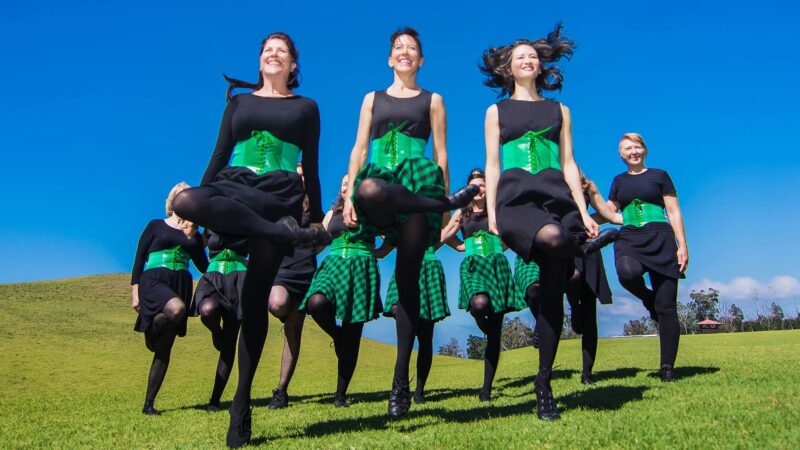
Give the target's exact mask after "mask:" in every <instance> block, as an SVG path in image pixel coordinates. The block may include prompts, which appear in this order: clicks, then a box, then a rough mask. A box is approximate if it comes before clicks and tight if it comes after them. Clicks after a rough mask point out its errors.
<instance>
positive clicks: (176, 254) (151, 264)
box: [144, 245, 189, 270]
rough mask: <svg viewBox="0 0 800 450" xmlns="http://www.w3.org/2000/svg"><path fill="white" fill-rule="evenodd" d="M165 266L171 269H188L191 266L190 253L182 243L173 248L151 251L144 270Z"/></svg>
mask: <svg viewBox="0 0 800 450" xmlns="http://www.w3.org/2000/svg"><path fill="white" fill-rule="evenodd" d="M160 267H163V268H165V269H170V270H186V269H188V268H189V254H188V253H186V250H184V249H183V247H181V246H180V245H176V246H175V247H173V248H167V249H164V250H159V251H157V252H150V254H149V255H147V262H146V263H144V270H149V269H158V268H160Z"/></svg>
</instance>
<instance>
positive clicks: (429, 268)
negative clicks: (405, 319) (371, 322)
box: [376, 244, 450, 404]
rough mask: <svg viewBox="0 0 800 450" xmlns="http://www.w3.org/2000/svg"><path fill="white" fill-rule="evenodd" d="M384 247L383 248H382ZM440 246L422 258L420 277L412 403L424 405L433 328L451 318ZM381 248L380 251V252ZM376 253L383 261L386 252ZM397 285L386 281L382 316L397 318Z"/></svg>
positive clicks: (393, 277) (429, 369)
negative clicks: (438, 254)
mask: <svg viewBox="0 0 800 450" xmlns="http://www.w3.org/2000/svg"><path fill="white" fill-rule="evenodd" d="M384 246H385V245H384ZM439 247H441V244H439V245H436V246H430V247H428V249H427V250H425V256H423V258H422V270H420V273H419V322H418V323H417V331H416V334H415V336H416V338H417V343H418V344H419V347H418V348H417V386H416V388H415V389H414V397H413V399H414V403H417V404H422V403H425V383H426V382H427V381H428V375H430V373H431V365H432V364H433V327H434V326H435V325H436V322H438V321H440V320H444V318H445V317H447V316H449V315H450V307H449V306H448V305H447V285H446V284H445V280H444V267H443V266H442V262H441V261H439V258H437V257H436V250H437V249H438V248H439ZM383 248H384V247H381V249H383ZM381 249H378V250H376V256H378V257H379V258H382V257H384V256H385V254H384V253H388V252H387V251H385V250H384V251H381ZM398 298H399V296H398V294H397V281H396V280H395V276H394V275H392V279H391V280H390V281H389V290H388V291H387V292H386V303H385V304H384V305H383V315H384V316H387V317H397V301H398Z"/></svg>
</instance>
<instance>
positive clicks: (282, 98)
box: [249, 92, 300, 100]
mask: <svg viewBox="0 0 800 450" xmlns="http://www.w3.org/2000/svg"><path fill="white" fill-rule="evenodd" d="M249 95H250V96H251V97H256V98H263V99H266V100H285V99H290V98H298V97H300V96H299V95H297V94H294V93H293V94H292V95H288V96H286V97H266V96H264V95H258V94H255V93H253V92H250V93H249Z"/></svg>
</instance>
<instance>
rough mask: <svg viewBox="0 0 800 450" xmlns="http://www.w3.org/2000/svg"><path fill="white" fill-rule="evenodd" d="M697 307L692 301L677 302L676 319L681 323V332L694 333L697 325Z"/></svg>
mask: <svg viewBox="0 0 800 450" xmlns="http://www.w3.org/2000/svg"><path fill="white" fill-rule="evenodd" d="M696 317H697V307H696V305H695V304H694V302H690V303H681V302H678V321H679V322H680V324H681V332H682V333H683V334H689V333H694V330H695V327H696V326H697V321H696V320H695V319H696Z"/></svg>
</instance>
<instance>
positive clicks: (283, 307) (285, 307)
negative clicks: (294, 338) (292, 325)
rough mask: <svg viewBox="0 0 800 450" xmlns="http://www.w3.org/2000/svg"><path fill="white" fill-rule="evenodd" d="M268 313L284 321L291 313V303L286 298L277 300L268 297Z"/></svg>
mask: <svg viewBox="0 0 800 450" xmlns="http://www.w3.org/2000/svg"><path fill="white" fill-rule="evenodd" d="M269 312H270V313H272V315H273V316H275V317H277V318H278V319H281V320H286V317H288V316H289V313H291V312H292V305H291V302H290V301H289V299H287V298H280V299H278V298H272V297H270V299H269Z"/></svg>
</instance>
